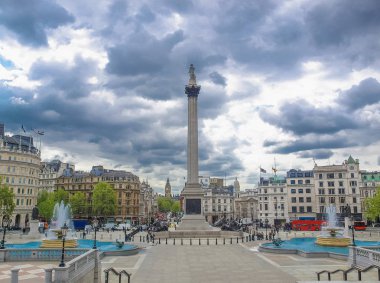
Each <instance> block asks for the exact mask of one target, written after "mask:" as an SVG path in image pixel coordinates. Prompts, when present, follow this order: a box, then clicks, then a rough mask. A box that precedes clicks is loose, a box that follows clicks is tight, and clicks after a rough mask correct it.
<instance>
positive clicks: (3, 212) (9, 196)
mask: <svg viewBox="0 0 380 283" xmlns="http://www.w3.org/2000/svg"><path fill="white" fill-rule="evenodd" d="M15 207H16V205H15V203H14V194H13V191H12V190H11V189H10V188H9V187H8V186H7V185H6V184H3V178H2V177H0V219H3V217H4V216H8V217H11V216H12V213H13V211H14V209H15Z"/></svg>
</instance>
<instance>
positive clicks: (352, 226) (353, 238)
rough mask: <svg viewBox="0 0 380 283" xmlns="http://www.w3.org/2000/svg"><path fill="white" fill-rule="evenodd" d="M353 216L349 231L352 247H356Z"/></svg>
mask: <svg viewBox="0 0 380 283" xmlns="http://www.w3.org/2000/svg"><path fill="white" fill-rule="evenodd" d="M354 223H355V222H354V216H352V218H351V230H352V245H353V246H356V244H355V225H354Z"/></svg>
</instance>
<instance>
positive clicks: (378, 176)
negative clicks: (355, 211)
mask: <svg viewBox="0 0 380 283" xmlns="http://www.w3.org/2000/svg"><path fill="white" fill-rule="evenodd" d="M378 189H380V172H378V171H364V170H363V171H361V172H360V184H359V191H360V203H361V207H362V214H363V218H364V219H366V217H365V211H366V207H365V199H366V198H368V197H374V196H375V194H376V191H377V190H378Z"/></svg>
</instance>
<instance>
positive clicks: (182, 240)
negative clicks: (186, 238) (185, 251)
mask: <svg viewBox="0 0 380 283" xmlns="http://www.w3.org/2000/svg"><path fill="white" fill-rule="evenodd" d="M181 246H183V239H182V238H181Z"/></svg>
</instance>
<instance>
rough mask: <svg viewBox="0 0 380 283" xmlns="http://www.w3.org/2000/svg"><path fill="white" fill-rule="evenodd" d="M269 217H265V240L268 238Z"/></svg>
mask: <svg viewBox="0 0 380 283" xmlns="http://www.w3.org/2000/svg"><path fill="white" fill-rule="evenodd" d="M268 222H269V220H268V218H265V240H268Z"/></svg>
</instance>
